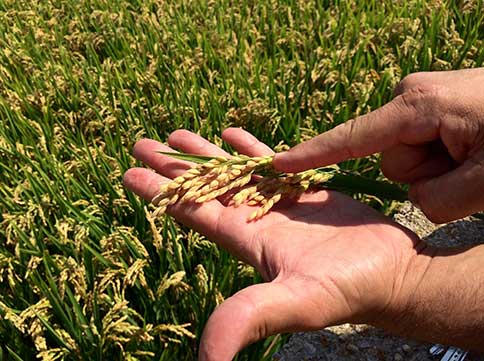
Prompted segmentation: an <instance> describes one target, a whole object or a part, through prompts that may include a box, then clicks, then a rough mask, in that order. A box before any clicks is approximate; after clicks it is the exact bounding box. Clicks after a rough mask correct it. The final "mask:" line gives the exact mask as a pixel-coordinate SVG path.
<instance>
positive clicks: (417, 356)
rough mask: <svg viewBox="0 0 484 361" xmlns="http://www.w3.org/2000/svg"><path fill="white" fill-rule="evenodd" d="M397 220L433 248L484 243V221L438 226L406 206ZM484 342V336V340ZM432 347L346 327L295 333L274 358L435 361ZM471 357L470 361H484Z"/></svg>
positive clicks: (365, 328) (281, 360) (364, 328)
mask: <svg viewBox="0 0 484 361" xmlns="http://www.w3.org/2000/svg"><path fill="white" fill-rule="evenodd" d="M394 219H395V220H396V221H397V222H398V223H400V224H402V225H404V226H405V227H407V228H409V229H411V230H412V231H414V232H415V233H417V234H418V235H419V236H420V237H421V238H423V239H424V240H425V241H426V242H428V243H429V244H431V245H435V246H439V247H454V246H459V245H474V244H478V243H484V221H483V220H482V219H478V218H475V217H468V218H465V219H462V220H459V221H455V222H451V223H448V224H444V225H435V224H433V223H432V222H430V221H429V220H427V218H425V216H424V215H423V213H422V212H421V211H420V210H418V209H416V208H415V207H413V206H412V205H411V204H410V203H405V204H404V205H403V207H402V208H401V209H400V210H399V212H398V213H397V214H396V215H395V217H394ZM483 339H484V336H483ZM430 346H431V345H429V344H425V343H420V342H417V341H414V340H406V339H402V338H399V337H395V336H392V335H389V334H387V333H385V332H384V331H382V330H379V329H375V328H373V327H371V326H367V325H350V324H345V325H341V326H336V327H328V328H326V329H324V330H321V331H317V332H306V333H295V334H294V335H292V336H291V338H290V340H289V342H288V343H287V344H286V345H284V346H283V347H282V348H281V349H280V350H279V351H278V352H276V354H275V355H274V360H278V361H343V360H364V361H400V360H412V361H431V360H432V361H435V360H440V357H436V356H431V355H430V354H429V352H428V350H429V348H430ZM483 360H484V357H483V356H478V355H470V356H468V357H467V358H466V361H483Z"/></svg>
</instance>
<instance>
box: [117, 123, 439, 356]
mask: <svg viewBox="0 0 484 361" xmlns="http://www.w3.org/2000/svg"><path fill="white" fill-rule="evenodd" d="M223 139H224V140H225V141H227V142H228V143H230V144H231V145H232V146H233V147H234V148H235V149H236V150H237V151H239V152H240V153H243V154H247V155H249V156H261V155H268V154H272V151H271V150H270V148H268V147H267V146H265V145H264V144H262V143H261V142H259V141H258V140H257V139H255V138H254V137H253V136H252V135H250V134H249V133H247V132H245V131H243V130H241V129H228V130H226V131H225V132H224V133H223ZM168 142H169V144H170V145H171V146H172V147H173V148H177V149H180V150H181V151H183V152H187V153H194V154H206V155H227V154H226V153H225V152H224V151H222V150H221V149H220V148H218V147H216V146H215V145H213V144H211V143H209V142H208V141H206V140H204V139H203V138H201V137H199V136H197V135H195V134H193V133H190V132H188V131H185V130H181V131H176V132H174V133H173V134H172V135H171V136H170V137H169V140H168ZM157 151H172V150H171V149H170V148H168V147H167V146H165V145H162V144H160V143H158V142H156V141H153V140H147V139H145V140H142V141H140V142H138V143H137V144H136V145H135V149H134V155H135V157H136V158H137V159H139V160H141V161H142V162H144V163H145V164H147V165H148V166H150V167H151V168H153V169H154V170H155V171H157V172H158V173H155V172H152V171H150V170H148V169H144V168H133V169H130V170H128V172H127V173H126V174H125V178H124V182H125V185H126V186H127V187H128V188H129V189H130V190H132V191H134V192H136V193H137V194H138V195H140V196H142V197H143V198H145V199H146V200H151V199H152V198H153V197H154V196H155V195H156V194H157V193H158V191H159V188H160V184H161V183H163V182H167V181H169V179H170V178H174V177H176V176H179V175H181V174H182V173H183V172H184V171H185V170H186V169H187V168H188V167H189V166H190V165H189V164H188V163H186V162H183V161H180V160H176V159H173V158H171V157H168V156H165V155H162V154H159V153H157ZM253 210H254V208H253V207H250V206H247V205H241V206H239V207H237V208H234V207H232V206H228V205H227V204H226V203H223V201H220V200H213V201H210V202H206V203H203V204H181V205H174V206H171V207H170V208H169V209H168V212H169V213H170V214H171V215H172V216H174V217H175V218H176V219H178V220H179V221H181V222H182V223H184V224H186V225H188V226H189V227H192V228H193V229H195V230H197V231H199V232H200V233H202V234H204V235H206V236H207V237H208V238H209V239H211V240H213V241H215V242H216V243H217V244H219V245H220V246H222V247H223V248H225V249H227V250H228V251H230V252H231V253H232V254H234V255H236V256H237V257H238V258H240V259H243V260H245V261H246V262H248V263H250V264H251V265H253V266H254V267H255V268H256V269H257V270H258V271H259V272H260V273H261V274H262V276H263V277H264V279H265V280H266V281H267V282H266V283H262V284H258V285H253V286H250V287H248V288H246V289H243V290H241V291H240V292H238V293H236V294H235V295H234V296H232V297H230V298H228V299H227V300H226V301H225V302H224V303H223V304H222V305H220V306H219V307H218V308H217V309H216V310H215V312H214V313H213V314H212V316H211V317H210V319H209V321H208V323H207V325H206V328H205V330H204V333H203V337H202V340H201V344H200V360H204V361H227V360H230V359H231V358H232V357H233V356H234V355H235V354H236V353H237V352H238V351H239V350H240V349H241V348H243V347H244V346H245V345H247V344H249V343H252V342H254V341H256V340H258V339H261V338H264V337H267V336H269V335H272V334H275V333H280V332H288V331H296V330H316V329H321V328H324V327H326V326H329V325H334V324H340V323H344V322H354V323H360V322H366V323H375V324H376V323H378V324H384V322H383V321H384V320H389V321H388V322H389V323H393V322H394V318H395V317H397V316H398V315H400V314H401V313H403V312H404V311H405V312H406V311H407V310H408V307H407V303H408V300H409V299H410V298H411V296H412V294H413V292H414V291H415V289H416V284H417V283H418V282H419V281H420V280H421V276H422V275H423V274H424V271H425V270H426V269H427V265H428V263H429V262H430V260H431V257H430V256H429V254H431V252H432V251H431V250H429V249H426V250H425V251H424V249H425V245H424V244H423V243H421V242H420V240H419V239H418V238H417V237H416V236H415V235H414V234H413V233H411V232H410V231H408V230H406V229H405V228H403V227H400V226H398V225H397V224H396V223H394V222H392V221H391V220H390V219H389V218H387V217H384V216H383V215H381V214H379V213H378V212H376V211H374V210H373V209H371V208H369V207H367V206H365V205H363V204H361V203H359V202H357V201H354V200H353V199H351V198H350V197H347V196H345V195H343V194H340V193H337V192H333V191H315V192H309V193H305V194H304V195H302V196H301V198H300V199H298V200H286V201H281V202H280V203H279V204H278V205H277V206H276V207H274V209H273V210H272V211H271V212H269V213H268V214H267V215H265V216H264V217H263V218H262V219H260V220H258V221H256V222H247V217H248V216H249V215H250V214H251V213H252V212H253ZM382 322H383V323H382Z"/></svg>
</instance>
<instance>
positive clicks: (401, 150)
mask: <svg viewBox="0 0 484 361" xmlns="http://www.w3.org/2000/svg"><path fill="white" fill-rule="evenodd" d="M444 148H445V147H444V146H443V145H442V146H441V149H434V147H433V146H430V145H428V144H425V145H420V146H414V145H412V146H410V145H406V144H400V145H397V146H395V147H393V148H391V149H389V150H386V151H385V152H383V154H382V161H381V169H382V172H383V174H385V176H386V177H387V178H388V179H391V180H393V181H396V182H402V183H415V182H416V181H419V180H421V179H424V178H433V177H438V176H440V175H442V174H444V173H446V172H449V171H451V170H452V169H454V168H455V167H456V162H455V161H454V160H453V159H452V157H451V156H449V154H448V152H447V150H446V149H444Z"/></svg>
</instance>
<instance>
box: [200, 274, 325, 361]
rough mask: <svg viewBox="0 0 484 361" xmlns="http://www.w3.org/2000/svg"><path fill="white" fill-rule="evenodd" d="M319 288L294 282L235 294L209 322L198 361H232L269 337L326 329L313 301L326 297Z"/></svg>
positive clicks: (252, 288) (264, 285)
mask: <svg viewBox="0 0 484 361" xmlns="http://www.w3.org/2000/svg"><path fill="white" fill-rule="evenodd" d="M303 287H304V292H301V289H302V288H303ZM316 288H318V289H317V290H316ZM320 289H321V287H320V286H315V287H314V289H312V288H311V287H308V286H307V285H302V284H301V281H298V280H293V281H288V282H284V283H278V282H271V283H263V284H258V285H254V286H250V287H248V288H246V289H243V290H242V291H240V292H238V293H236V294H235V295H234V296H232V297H230V298H228V299H227V300H226V301H225V302H224V303H222V304H221V305H220V306H219V307H218V308H217V309H216V310H215V311H214V313H213V314H212V315H211V317H210V319H209V320H208V323H207V325H206V326H205V330H204V331H203V335H202V340H201V343H200V352H199V360H200V361H229V360H232V359H233V357H234V356H235V354H236V353H237V352H238V351H239V350H241V349H242V348H243V347H245V346H246V345H248V344H250V343H253V342H255V341H257V340H259V339H262V338H265V337H268V336H270V335H274V334H276V333H281V332H289V331H295V330H303V329H304V330H314V329H319V328H322V327H324V326H326V325H327V323H326V322H327V320H326V317H325V315H323V314H320V313H318V311H317V310H315V309H314V308H315V306H314V304H315V303H314V299H321V298H314V297H324V295H322V294H321V291H320ZM311 299H312V300H313V301H310V300H311Z"/></svg>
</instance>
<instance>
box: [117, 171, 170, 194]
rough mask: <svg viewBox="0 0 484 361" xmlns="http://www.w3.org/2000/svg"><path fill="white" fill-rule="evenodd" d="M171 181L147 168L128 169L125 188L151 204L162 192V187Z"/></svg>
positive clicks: (125, 175)
mask: <svg viewBox="0 0 484 361" xmlns="http://www.w3.org/2000/svg"><path fill="white" fill-rule="evenodd" d="M169 181H170V179H168V178H166V177H163V176H161V175H159V174H158V173H155V172H153V171H151V170H149V169H146V168H131V169H128V170H127V171H126V173H125V174H124V176H123V184H124V186H125V187H126V188H128V189H129V190H130V191H132V192H134V193H136V194H137V195H138V196H140V197H141V198H143V199H144V200H147V201H149V202H151V200H152V199H153V197H154V196H156V195H157V194H158V193H159V192H160V185H161V184H162V183H166V182H169Z"/></svg>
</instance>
